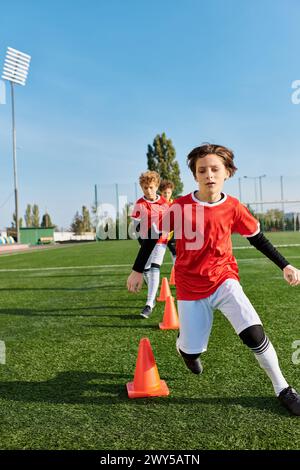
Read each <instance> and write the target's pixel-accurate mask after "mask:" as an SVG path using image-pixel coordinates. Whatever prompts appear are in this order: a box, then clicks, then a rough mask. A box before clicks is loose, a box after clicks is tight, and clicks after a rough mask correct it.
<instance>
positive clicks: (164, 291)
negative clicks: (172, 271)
mask: <svg viewBox="0 0 300 470" xmlns="http://www.w3.org/2000/svg"><path fill="white" fill-rule="evenodd" d="M170 295H172V294H171V290H170V286H169V283H168V278H167V277H163V279H162V283H161V288H160V294H159V297H157V300H158V301H159V302H165V301H166V300H167V297H169V296H170Z"/></svg>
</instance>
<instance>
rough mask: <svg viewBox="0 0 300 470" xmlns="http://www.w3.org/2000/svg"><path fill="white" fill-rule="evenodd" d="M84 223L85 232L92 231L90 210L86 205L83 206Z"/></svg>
mask: <svg viewBox="0 0 300 470" xmlns="http://www.w3.org/2000/svg"><path fill="white" fill-rule="evenodd" d="M82 224H83V231H84V232H91V231H92V223H91V217H90V211H89V210H88V209H87V208H86V206H82Z"/></svg>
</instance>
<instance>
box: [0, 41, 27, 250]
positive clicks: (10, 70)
mask: <svg viewBox="0 0 300 470" xmlns="http://www.w3.org/2000/svg"><path fill="white" fill-rule="evenodd" d="M30 60H31V57H30V55H28V54H24V52H20V51H17V50H16V49H13V48H12V47H8V48H7V52H6V57H5V61H4V67H3V73H2V78H3V79H4V80H7V81H9V82H10V85H11V107H12V137H13V166H14V189H15V214H16V232H17V242H19V241H20V227H19V198H18V178H17V154H16V150H17V139H16V125H15V96H14V84H17V85H22V86H25V84H26V79H27V75H28V71H29V66H30Z"/></svg>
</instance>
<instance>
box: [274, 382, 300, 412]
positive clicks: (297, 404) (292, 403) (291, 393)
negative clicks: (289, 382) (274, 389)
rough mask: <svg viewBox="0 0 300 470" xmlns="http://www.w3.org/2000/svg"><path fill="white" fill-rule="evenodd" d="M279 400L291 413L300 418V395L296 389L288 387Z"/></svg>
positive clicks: (281, 393)
mask: <svg viewBox="0 0 300 470" xmlns="http://www.w3.org/2000/svg"><path fill="white" fill-rule="evenodd" d="M278 399H279V401H280V402H281V404H282V405H283V406H284V407H285V408H286V409H287V410H289V412H290V413H292V414H293V415H297V416H300V395H299V393H298V392H296V390H295V389H294V388H292V387H287V388H285V389H283V390H282V391H281V392H280V394H279V396H278Z"/></svg>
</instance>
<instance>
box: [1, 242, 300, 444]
mask: <svg viewBox="0 0 300 470" xmlns="http://www.w3.org/2000/svg"><path fill="white" fill-rule="evenodd" d="M269 238H270V239H272V241H273V242H275V243H278V244H298V243H300V234H293V233H287V234H272V235H270V237H269ZM234 245H235V246H241V247H243V246H247V245H248V242H247V241H244V240H242V239H241V238H238V237H237V238H235V239H234ZM137 249H138V248H137V243H136V242H134V241H119V242H118V241H110V242H100V243H90V244H81V245H77V246H66V247H59V248H58V249H56V248H54V249H45V250H41V251H36V252H31V253H23V254H14V255H10V256H1V257H0V299H1V303H0V313H1V316H0V321H1V324H0V325H1V329H0V331H1V333H0V340H2V341H5V344H6V364H2V365H0V374H1V375H0V426H1V429H0V448H1V449H99V450H100V449H101V450H105V449H120V450H123V449H145V450H149V449H178V450H182V449H299V448H300V418H297V417H292V416H290V415H289V414H288V413H287V412H286V411H285V409H283V408H282V407H281V406H280V404H279V403H278V401H277V399H276V398H275V397H274V395H273V388H272V385H271V383H270V382H269V380H268V379H267V377H266V376H265V374H264V372H263V371H262V370H261V369H260V368H259V366H258V363H257V361H256V360H255V358H254V357H253V355H252V353H251V352H250V351H249V350H248V349H247V348H246V347H245V346H244V345H243V344H242V343H241V341H240V340H239V338H238V337H237V336H236V335H235V333H234V331H233V330H232V328H231V326H230V324H229V323H228V322H227V321H226V320H225V319H224V318H223V317H222V316H221V314H220V313H219V312H217V313H216V315H215V321H214V326H213V331H212V335H211V339H210V343H209V348H208V351H207V352H206V353H205V354H204V355H203V356H202V358H203V364H204V373H203V375H202V376H200V377H199V376H194V375H193V374H191V373H190V372H189V371H188V369H186V368H185V366H184V363H183V361H182V359H181V358H180V357H179V356H178V355H177V353H176V350H175V338H176V335H177V333H176V332H175V331H161V330H160V329H159V328H158V323H159V321H161V319H162V314H163V304H158V305H157V307H156V309H155V310H154V312H153V315H152V316H151V318H150V319H149V320H143V319H142V318H141V317H140V316H139V312H140V309H141V307H143V305H144V300H145V293H146V291H145V289H143V291H142V292H141V293H139V294H138V295H130V294H129V293H127V291H126V288H125V284H126V278H127V275H128V274H129V272H130V267H131V265H132V262H133V260H134V257H135V255H136V253H137ZM280 250H281V252H282V253H283V254H284V255H285V256H286V257H287V258H288V259H289V260H290V262H291V263H292V264H294V265H296V266H299V267H300V246H298V247H297V246H291V247H285V248H281V249H280ZM235 254H236V257H237V258H238V261H239V266H240V274H241V282H242V285H243V287H244V290H245V292H246V293H247V295H248V296H249V297H250V299H251V301H252V303H253V304H254V306H255V307H256V309H257V310H258V312H259V314H260V316H261V319H262V321H263V323H264V326H265V329H266V332H267V334H268V336H269V337H270V339H271V341H272V342H273V344H274V346H275V348H276V350H277V353H278V355H279V359H280V363H281V366H282V369H283V371H284V373H285V376H286V378H287V380H288V381H289V382H290V383H291V384H292V385H293V386H294V387H296V388H298V389H299V390H300V364H299V365H295V364H293V363H292V353H293V352H294V349H293V348H292V343H293V341H295V340H300V288H292V287H290V286H288V285H287V284H286V283H285V282H284V281H283V279H282V273H281V272H280V270H279V269H278V268H276V266H274V265H273V264H272V263H271V262H270V261H268V260H266V259H265V258H264V257H263V256H262V255H261V254H260V253H258V252H257V251H256V250H254V249H238V250H236V251H235ZM166 262H167V263H169V264H165V265H164V266H163V268H162V274H163V275H167V276H168V275H169V273H170V269H171V264H170V257H169V254H168V255H167V256H166ZM142 337H148V338H149V339H150V341H151V345H152V348H153V352H154V355H155V358H156V363H157V365H158V370H159V373H160V377H161V378H162V379H164V380H166V382H167V384H168V386H169V389H170V396H169V397H166V398H151V399H135V400H130V399H128V398H127V392H126V387H125V385H126V382H128V381H131V380H132V379H133V373H134V368H135V362H136V358H137V349H138V344H139V340H140V339H141V338H142Z"/></svg>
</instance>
